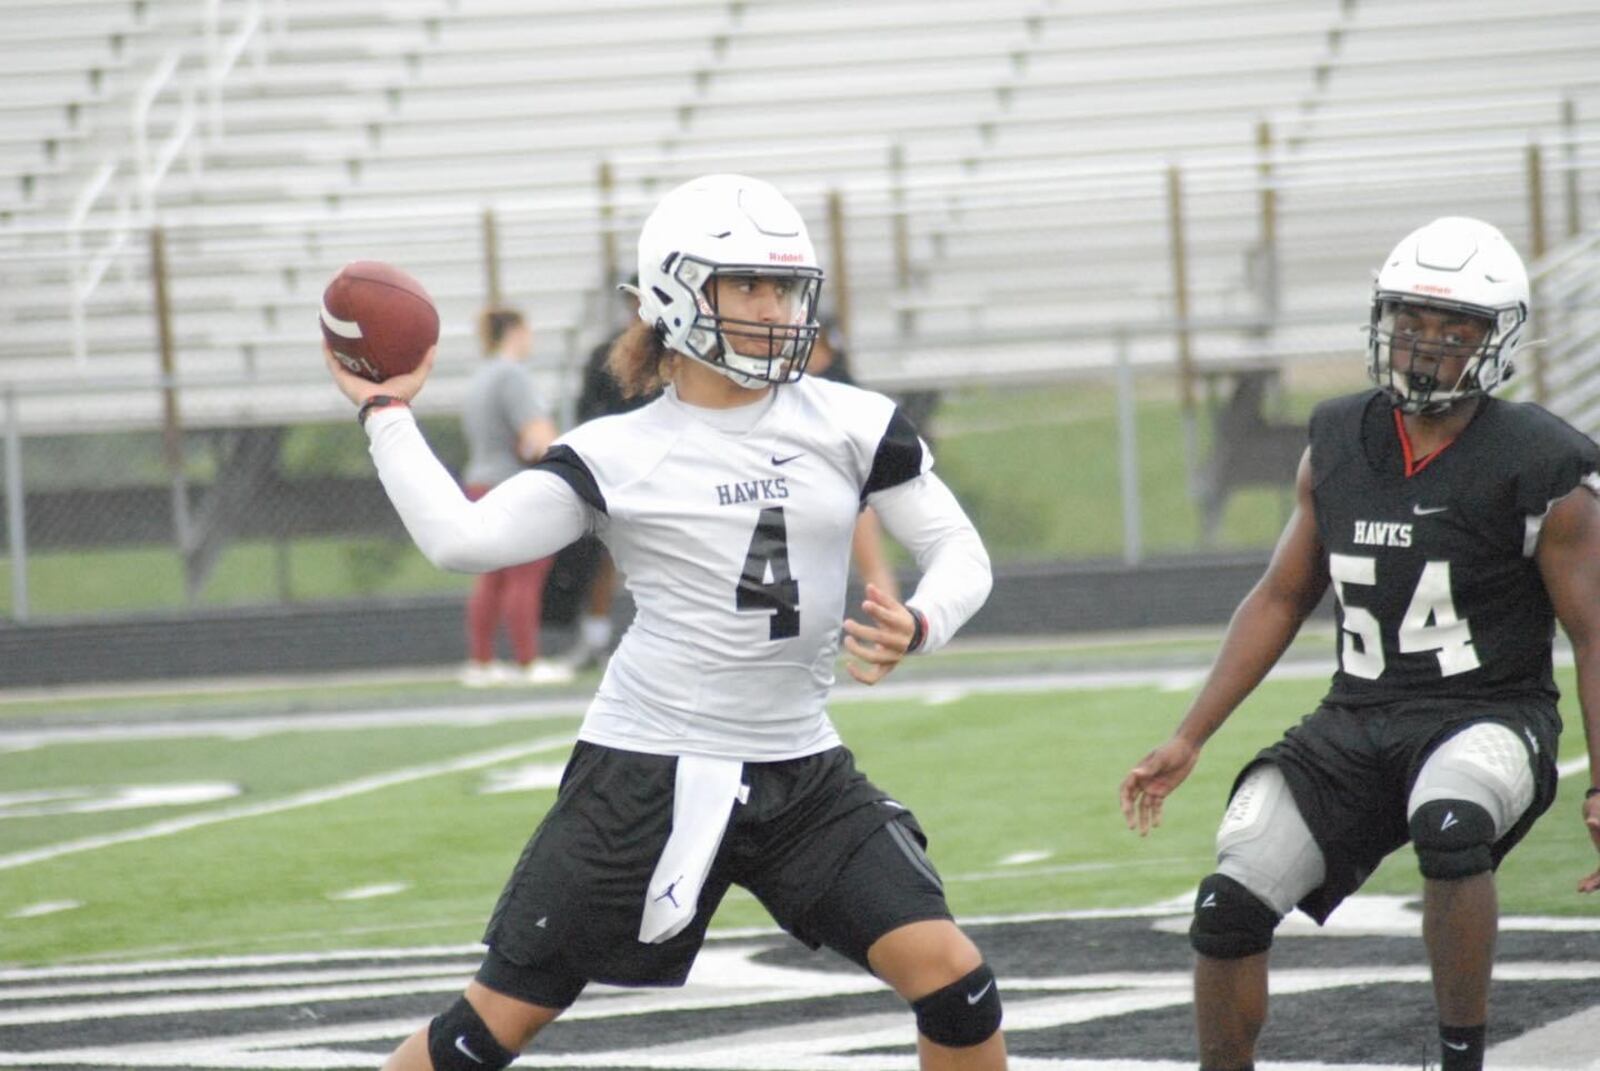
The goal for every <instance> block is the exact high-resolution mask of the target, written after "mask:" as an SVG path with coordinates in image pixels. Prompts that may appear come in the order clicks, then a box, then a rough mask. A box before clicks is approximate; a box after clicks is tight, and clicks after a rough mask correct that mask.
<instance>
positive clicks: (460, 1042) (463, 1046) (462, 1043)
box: [456, 1034, 483, 1064]
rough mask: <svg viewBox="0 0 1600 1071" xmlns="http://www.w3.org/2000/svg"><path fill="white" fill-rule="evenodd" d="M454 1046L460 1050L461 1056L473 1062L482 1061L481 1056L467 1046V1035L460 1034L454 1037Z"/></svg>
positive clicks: (479, 1062) (478, 1062)
mask: <svg viewBox="0 0 1600 1071" xmlns="http://www.w3.org/2000/svg"><path fill="white" fill-rule="evenodd" d="M456 1048H457V1049H459V1050H460V1052H461V1055H462V1056H465V1057H466V1058H467V1059H469V1060H471V1061H472V1062H473V1063H475V1064H481V1063H483V1057H481V1056H479V1055H478V1054H477V1053H475V1052H473V1051H472V1050H471V1049H469V1048H467V1035H465V1034H462V1035H461V1036H460V1037H458V1038H456Z"/></svg>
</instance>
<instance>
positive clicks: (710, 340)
mask: <svg viewBox="0 0 1600 1071" xmlns="http://www.w3.org/2000/svg"><path fill="white" fill-rule="evenodd" d="M821 289H822V266H821V265H820V264H819V263H818V262H817V253H816V249H815V248H814V247H813V246H812V244H811V238H810V236H809V235H808V234H807V233H806V225H805V221H804V220H803V219H801V218H800V213H799V212H798V211H796V210H795V207H794V205H792V204H790V203H789V201H788V199H787V198H785V197H784V196H783V194H781V193H780V192H778V190H777V189H776V188H774V187H773V186H772V185H770V184H769V183H766V182H763V181H761V180H760V179H754V178H750V177H749V176H746V175H705V176H702V177H700V178H698V179H692V180H690V181H689V182H686V183H684V184H683V185H682V186H679V187H677V188H676V189H674V190H672V191H671V192H669V193H668V194H667V195H666V196H665V197H663V198H662V199H661V200H660V202H659V203H657V205H656V207H655V209H654V210H652V211H651V213H650V215H649V217H648V218H647V219H646V220H645V222H644V226H643V227H642V228H641V229H640V231H639V292H638V296H639V318H640V319H642V320H643V321H644V322H645V323H647V324H649V325H650V326H651V327H653V328H655V330H656V334H657V335H658V337H659V338H660V339H661V343H662V345H663V346H664V347H665V348H666V349H668V350H671V351H673V352H676V353H682V354H685V355H687V356H688V357H690V358H692V359H693V360H696V361H699V362H701V363H702V364H704V365H705V366H706V367H708V368H711V369H713V370H715V371H716V372H717V373H719V374H720V375H723V376H726V377H727V378H728V379H730V380H732V381H733V382H734V383H736V384H738V385H739V386H741V387H746V388H751V389H758V388H764V387H767V386H770V385H772V384H775V383H793V382H794V381H795V380H797V379H799V378H800V376H801V375H802V374H803V373H804V372H805V368H806V364H807V362H808V361H809V360H810V359H811V348H812V344H813V343H815V342H816V339H817V333H818V331H819V325H818V324H817V297H818V295H819V294H820V292H821Z"/></svg>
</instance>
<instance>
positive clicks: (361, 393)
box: [322, 345, 439, 406]
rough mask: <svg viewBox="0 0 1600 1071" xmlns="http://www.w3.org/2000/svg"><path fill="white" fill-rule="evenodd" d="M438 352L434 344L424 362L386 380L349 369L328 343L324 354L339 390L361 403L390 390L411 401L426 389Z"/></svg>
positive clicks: (393, 394) (388, 393)
mask: <svg viewBox="0 0 1600 1071" xmlns="http://www.w3.org/2000/svg"><path fill="white" fill-rule="evenodd" d="M438 352H439V347H438V346H434V347H432V348H431V349H429V350H428V352H427V354H426V355H425V356H424V357H423V358H422V363H421V364H419V365H417V367H415V368H413V369H412V370H411V371H409V372H407V373H405V374H404V375H399V376H391V377H390V378H388V379H386V380H384V381H383V382H382V383H374V382H372V380H370V379H363V378H361V377H360V376H358V375H356V374H355V373H354V372H351V371H348V370H347V369H346V368H345V367H344V366H343V365H342V364H340V363H339V362H338V361H337V360H335V359H334V356H333V353H332V351H330V350H329V349H328V347H327V346H326V345H324V346H323V347H322V357H323V360H325V361H327V363H328V371H329V372H330V373H331V374H332V375H333V382H334V385H335V386H336V387H338V388H339V393H341V394H343V395H344V396H345V397H346V398H349V399H350V400H351V401H352V402H354V403H355V404H356V405H358V406H359V405H360V404H361V403H362V402H364V401H366V400H367V399H368V398H370V397H372V396H373V395H374V394H387V395H388V396H389V397H391V398H404V399H405V400H406V401H408V402H409V401H410V400H411V399H413V398H415V397H416V396H417V392H418V391H420V390H422V385H423V384H424V383H425V382H427V379H428V373H429V372H430V371H431V370H432V369H433V358H434V357H435V355H437V354H438Z"/></svg>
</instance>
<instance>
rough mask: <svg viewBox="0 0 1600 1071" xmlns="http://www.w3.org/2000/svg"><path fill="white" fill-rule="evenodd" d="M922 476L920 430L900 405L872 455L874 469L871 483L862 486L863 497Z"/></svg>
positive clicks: (869, 477) (868, 477) (868, 479)
mask: <svg viewBox="0 0 1600 1071" xmlns="http://www.w3.org/2000/svg"><path fill="white" fill-rule="evenodd" d="M921 475H922V440H921V439H920V438H919V437H918V436H917V429H916V428H915V427H913V426H912V423H911V421H909V420H907V419H906V418H905V415H904V414H903V413H901V412H900V409H899V407H898V406H896V407H895V411H894V415H893V416H891V417H890V418H889V426H888V427H887V428H885V429H884V432H883V438H882V439H880V440H878V451H877V453H876V454H874V455H873V457H872V471H871V472H870V473H868V474H867V484H866V486H865V487H863V488H862V489H861V500H862V501H863V502H865V501H866V498H867V496H868V495H870V494H872V493H873V492H875V491H886V490H888V489H889V488H891V487H898V486H900V485H901V484H903V483H906V482H907V481H909V480H914V479H916V478H917V477H918V476H921Z"/></svg>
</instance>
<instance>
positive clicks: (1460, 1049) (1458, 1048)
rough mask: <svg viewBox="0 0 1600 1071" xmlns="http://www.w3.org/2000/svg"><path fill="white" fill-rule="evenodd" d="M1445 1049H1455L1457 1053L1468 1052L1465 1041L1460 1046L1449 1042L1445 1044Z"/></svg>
mask: <svg viewBox="0 0 1600 1071" xmlns="http://www.w3.org/2000/svg"><path fill="white" fill-rule="evenodd" d="M1444 1047H1445V1048H1447V1049H1454V1050H1455V1051H1456V1052H1466V1051H1467V1043H1466V1042H1465V1041H1463V1042H1461V1043H1460V1044H1459V1045H1458V1044H1456V1043H1455V1042H1454V1041H1447V1042H1445V1043H1444Z"/></svg>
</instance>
